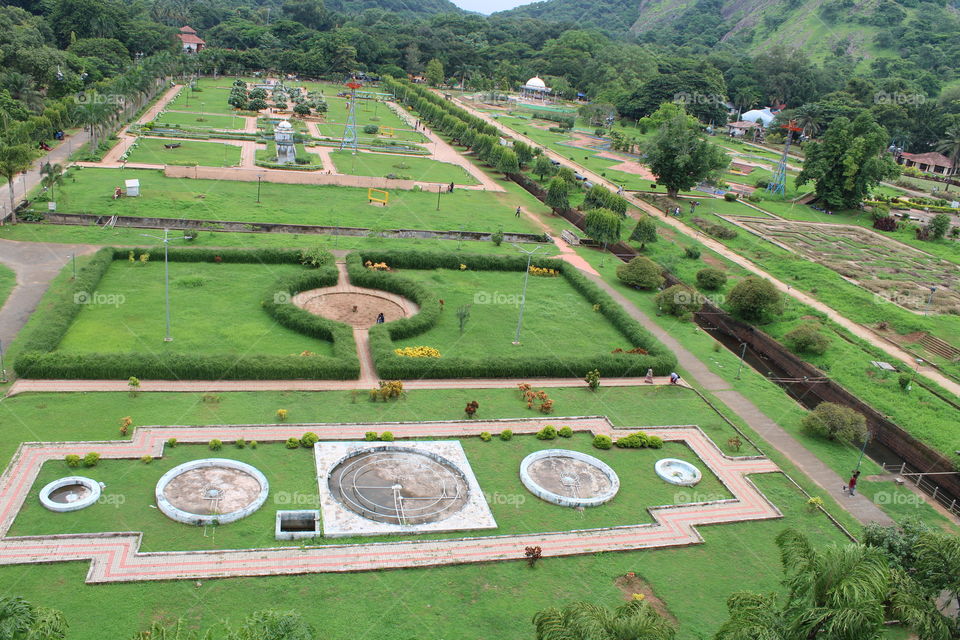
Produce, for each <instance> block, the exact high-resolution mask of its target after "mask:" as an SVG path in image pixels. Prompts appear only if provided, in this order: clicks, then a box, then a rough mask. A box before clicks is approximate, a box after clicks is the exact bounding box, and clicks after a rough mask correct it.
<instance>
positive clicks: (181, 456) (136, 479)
mask: <svg viewBox="0 0 960 640" xmlns="http://www.w3.org/2000/svg"><path fill="white" fill-rule="evenodd" d="M558 426H559V425H558ZM591 441H592V436H590V435H589V434H588V433H577V434H574V437H572V438H569V439H563V438H559V439H557V440H554V441H544V440H537V438H535V437H534V436H532V435H524V436H515V437H514V438H513V439H512V440H511V441H509V442H502V441H501V440H500V439H499V438H495V439H494V440H493V441H491V442H482V441H481V440H480V438H478V437H474V438H468V439H464V440H462V444H463V447H464V450H465V452H466V455H467V459H468V461H469V462H470V466H471V468H472V469H473V471H474V473H475V474H476V478H477V481H478V482H479V484H480V487H481V488H482V489H483V491H484V492H485V494H486V495H488V496H511V497H513V501H511V502H510V503H507V502H506V501H505V500H499V501H498V500H496V499H494V498H492V497H491V499H490V500H489V503H490V507H491V509H492V511H493V515H494V518H495V519H496V521H497V528H496V529H491V530H483V531H466V532H464V533H463V534H462V535H464V536H468V537H470V536H486V535H505V534H516V533H539V532H545V531H566V530H570V529H587V528H595V527H611V526H617V525H623V524H640V523H646V522H652V521H653V518H652V516H650V514H649V512H648V511H647V509H648V508H649V507H652V506H656V505H665V504H676V503H686V502H692V501H694V498H693V494H694V493H696V496H697V498H696V499H697V500H721V499H725V498H730V497H732V496H731V494H730V493H729V492H728V491H727V490H726V489H725V488H724V486H723V485H722V484H721V483H720V481H719V480H718V479H717V478H716V476H714V475H713V474H712V473H711V472H710V471H709V469H708V468H707V467H706V466H705V465H704V464H703V462H701V461H700V460H699V458H698V457H697V456H696V455H695V454H694V453H693V452H692V451H690V449H689V448H688V447H686V446H685V445H683V444H681V443H666V444H665V445H664V447H663V449H661V450H654V449H617V448H613V449H610V450H608V451H599V450H597V449H595V448H594V447H593V445H592V444H591ZM555 447H562V448H564V449H572V450H574V451H582V452H584V453H588V454H590V455H594V456H596V457H598V458H600V459H601V460H603V461H604V462H606V463H607V464H609V465H610V466H611V467H612V468H613V470H614V471H616V472H617V475H618V476H620V477H621V478H624V479H626V478H630V479H631V480H630V481H629V482H624V483H623V484H622V486H621V489H620V491H619V492H618V493H617V496H616V497H615V498H614V499H613V500H612V501H610V502H608V503H607V504H604V505H601V506H600V507H597V508H594V509H587V510H585V511H583V512H577V511H575V510H573V509H565V508H561V507H557V505H553V504H550V503H548V502H546V501H543V500H539V499H538V498H536V497H535V496H533V495H532V494H530V493H529V492H528V491H527V489H526V488H525V487H524V486H523V484H522V483H521V482H520V478H519V475H518V474H517V469H518V468H519V465H520V462H521V461H522V460H523V458H524V457H525V456H526V455H527V454H529V453H533V452H534V451H539V450H541V449H550V448H555ZM213 456H216V457H225V458H229V459H232V460H240V461H242V462H246V463H249V464H252V465H253V466H255V467H256V468H258V469H260V470H261V471H263V473H264V474H265V475H266V477H267V481H268V482H269V483H270V496H271V497H270V498H268V500H267V502H266V503H265V504H264V506H263V507H261V508H260V510H259V511H257V512H256V513H255V514H253V515H252V516H250V517H248V518H244V519H243V520H240V521H238V522H235V523H231V524H230V525H225V526H223V527H220V528H218V529H217V532H216V536H214V537H208V536H204V535H203V530H202V529H198V528H197V527H193V526H190V525H184V524H181V523H178V522H174V521H173V520H170V519H169V518H167V517H166V516H165V515H163V514H162V513H161V512H160V511H159V510H156V509H151V510H150V511H149V513H144V507H145V506H146V505H150V504H153V502H154V500H155V498H154V488H155V486H156V483H157V481H158V480H159V478H160V476H162V475H163V474H164V473H165V472H167V471H168V470H170V469H172V468H173V467H175V466H177V465H179V464H183V463H184V462H187V461H190V460H197V459H202V458H209V457H213ZM664 457H671V458H680V459H684V460H687V461H688V462H691V463H692V464H694V465H696V466H697V467H698V468H700V470H701V472H702V473H703V474H704V478H703V480H702V481H701V482H700V483H698V484H697V486H696V487H695V488H693V489H686V488H682V487H679V488H678V487H676V486H674V485H670V484H667V483H666V482H664V481H663V480H661V479H660V478H659V477H657V475H656V474H655V473H654V470H653V466H654V464H655V463H656V461H657V460H659V459H660V458H664ZM69 473H74V472H73V471H70V469H69V467H67V466H66V464H65V463H64V462H62V461H56V462H48V463H47V464H45V465H44V467H43V470H42V471H41V473H40V476H39V477H38V478H37V480H36V482H34V485H33V489H32V490H31V493H30V496H29V497H28V498H27V502H26V503H25V505H24V507H23V509H21V511H20V513H19V514H18V516H17V520H16V522H15V523H14V526H13V529H11V532H10V535H49V534H53V533H92V532H108V531H129V530H131V529H130V527H137V528H136V529H135V530H136V531H142V532H143V533H144V544H143V549H144V550H149V551H166V550H174V549H177V550H179V549H242V548H252V547H276V546H284V545H285V546H300V545H301V544H302V541H287V542H282V541H281V542H278V541H277V540H276V539H275V538H274V535H273V533H274V529H273V523H274V519H275V516H276V510H277V509H283V508H291V506H292V508H317V500H318V497H317V484H316V482H317V481H316V479H315V476H316V465H315V463H314V458H313V451H312V450H309V449H295V450H290V449H287V448H286V447H285V446H284V444H283V443H270V444H262V443H261V444H259V446H258V448H257V449H249V448H244V449H238V448H236V447H235V446H233V445H232V443H229V442H228V443H226V445H225V447H224V448H223V449H222V450H221V451H219V452H211V451H210V449H209V448H208V447H207V446H205V445H180V446H177V447H175V448H173V449H170V448H167V449H166V450H165V451H164V455H163V457H162V458H157V459H155V460H154V461H153V462H152V463H151V464H149V465H148V464H144V463H143V462H141V461H140V460H104V461H101V463H100V464H99V465H98V466H97V467H95V468H92V469H84V470H83V474H85V476H86V477H89V478H92V479H94V480H96V481H98V482H102V483H104V484H105V485H106V487H107V489H106V494H107V495H108V496H110V498H109V499H104V500H102V501H101V502H100V503H99V504H96V505H93V506H92V507H90V508H88V509H83V510H81V511H76V512H73V513H69V514H59V513H53V512H51V511H49V510H47V509H45V508H44V507H43V506H42V505H41V504H40V501H39V499H38V498H37V493H39V491H40V489H42V488H43V487H44V486H45V485H46V484H47V483H48V482H51V481H53V480H56V479H57V478H61V477H63V476H64V474H69ZM451 535H458V534H450V533H442V534H436V535H430V536H418V535H406V536H400V535H398V536H378V537H377V539H376V540H377V541H390V540H404V539H406V540H411V539H413V540H416V539H423V538H449V537H451ZM365 542H371V539H370V538H369V537H363V536H357V537H353V538H332V539H325V538H322V537H321V538H317V539H316V540H314V541H312V542H311V544H320V545H329V544H348V543H359V544H363V543H365Z"/></svg>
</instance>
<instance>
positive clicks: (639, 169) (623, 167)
mask: <svg viewBox="0 0 960 640" xmlns="http://www.w3.org/2000/svg"><path fill="white" fill-rule="evenodd" d="M597 157H598V158H604V159H606V160H619V161H620V164H615V165H612V166H610V167H607V168H608V169H612V170H613V171H622V172H624V173H632V174H633V175H636V176H640V177H641V178H644V179H645V180H649V181H650V182H656V181H657V178H656V176H654V175H653V173H651V172H650V169H648V168H647V167H645V166H643V165H642V164H640V163H639V162H637V161H635V160H624V159H623V158H621V157H620V156H617V155H615V154H613V153H610V152H609V151H601V152H600V153H598V154H597Z"/></svg>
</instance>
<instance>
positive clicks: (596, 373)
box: [564, 369, 600, 437]
mask: <svg viewBox="0 0 960 640" xmlns="http://www.w3.org/2000/svg"><path fill="white" fill-rule="evenodd" d="M583 381H584V382H586V383H587V386H588V387H590V390H591V391H596V390H597V389H599V388H600V370H599V369H594V370H593V371H587V375H586V377H584V379H583ZM564 437H566V436H564Z"/></svg>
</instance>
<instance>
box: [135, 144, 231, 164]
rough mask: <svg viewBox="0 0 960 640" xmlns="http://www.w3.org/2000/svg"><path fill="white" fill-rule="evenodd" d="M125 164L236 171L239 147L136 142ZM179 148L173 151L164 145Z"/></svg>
mask: <svg viewBox="0 0 960 640" xmlns="http://www.w3.org/2000/svg"><path fill="white" fill-rule="evenodd" d="M134 144H135V146H134V148H133V149H132V150H131V151H130V158H129V160H128V162H141V163H144V164H173V165H184V166H191V167H192V166H193V165H200V166H202V167H235V166H237V165H238V164H240V147H238V146H234V145H232V144H222V143H216V142H194V141H188V140H168V139H164V138H139V139H138V140H137V142H136V143H134ZM170 144H179V145H180V146H179V147H178V148H176V149H167V148H165V147H164V145H170Z"/></svg>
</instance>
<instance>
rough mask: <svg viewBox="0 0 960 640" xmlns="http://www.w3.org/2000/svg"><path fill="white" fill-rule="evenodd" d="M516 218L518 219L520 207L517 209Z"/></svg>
mask: <svg viewBox="0 0 960 640" xmlns="http://www.w3.org/2000/svg"><path fill="white" fill-rule="evenodd" d="M517 217H518V218H519V217H520V207H517Z"/></svg>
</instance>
